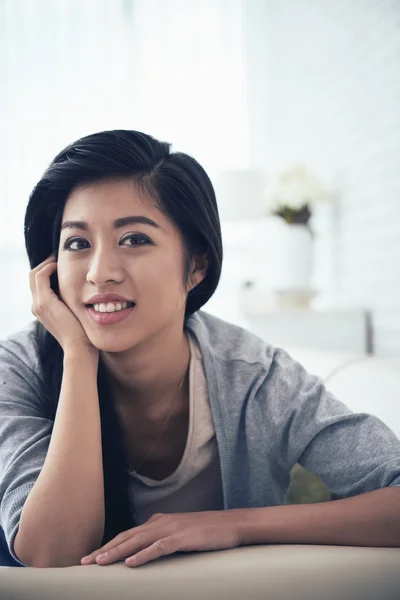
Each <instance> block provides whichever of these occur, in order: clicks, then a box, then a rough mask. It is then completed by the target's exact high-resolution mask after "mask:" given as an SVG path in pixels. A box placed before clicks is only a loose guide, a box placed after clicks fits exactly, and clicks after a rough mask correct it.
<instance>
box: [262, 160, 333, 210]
mask: <svg viewBox="0 0 400 600" xmlns="http://www.w3.org/2000/svg"><path fill="white" fill-rule="evenodd" d="M329 196H330V194H329V193H328V191H327V190H326V189H325V188H324V187H323V186H322V184H321V182H320V181H319V180H318V179H317V178H316V177H315V176H314V175H312V174H311V173H310V172H309V171H308V170H307V168H306V167H305V166H304V165H302V164H299V165H295V166H294V167H292V168H291V169H288V170H287V171H284V172H283V173H281V174H280V175H279V176H278V177H277V179H276V180H275V181H274V182H273V183H272V184H271V185H270V186H268V189H267V201H268V204H269V207H270V209H271V210H272V211H273V210H276V209H277V208H278V207H283V206H286V207H288V208H291V209H293V210H299V209H301V208H302V207H303V206H304V205H305V204H309V205H311V204H313V203H314V202H318V201H320V200H325V199H327V198H329Z"/></svg>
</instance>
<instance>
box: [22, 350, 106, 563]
mask: <svg viewBox="0 0 400 600" xmlns="http://www.w3.org/2000/svg"><path fill="white" fill-rule="evenodd" d="M97 366H98V358H96V356H95V354H91V353H88V352H83V351H80V350H77V351H75V352H72V353H69V352H66V353H65V356H64V372H63V380H62V386H61V393H60V398H59V403H58V408H57V413H56V417H55V422H54V427H53V432H52V436H51V440H50V445H49V449H48V452H47V456H46V459H45V462H44V465H43V468H42V470H41V472H40V475H39V477H38V479H37V481H36V483H35V485H34V486H33V488H32V490H31V492H30V494H29V496H28V498H27V500H26V502H25V504H24V507H23V510H22V514H21V519H20V526H19V531H18V534H17V537H16V540H15V544H14V549H15V552H16V554H17V556H18V557H19V558H20V560H21V561H23V562H24V563H25V564H28V565H31V566H70V565H72V564H79V560H80V558H81V556H83V555H84V554H85V553H87V551H89V550H91V549H92V548H93V547H96V546H97V545H98V544H100V543H101V540H102V537H103V531H104V518H105V515H104V483H103V465H102V449H101V428H100V410H99V402H98V391H97Z"/></svg>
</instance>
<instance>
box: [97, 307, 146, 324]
mask: <svg viewBox="0 0 400 600" xmlns="http://www.w3.org/2000/svg"><path fill="white" fill-rule="evenodd" d="M135 306H136V304H134V303H133V302H115V303H114V302H107V304H94V305H92V304H90V305H89V306H88V307H87V310H88V313H89V316H90V318H91V319H92V321H93V322H94V323H96V324H97V325H115V323H120V322H121V321H123V320H124V319H127V318H128V317H129V315H130V314H131V312H132V311H133V309H134V308H135Z"/></svg>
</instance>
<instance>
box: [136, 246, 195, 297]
mask: <svg viewBox="0 0 400 600" xmlns="http://www.w3.org/2000/svg"><path fill="white" fill-rule="evenodd" d="M134 270H135V276H134V279H135V280H136V282H137V285H138V291H139V294H140V295H141V294H142V293H143V294H145V293H146V294H151V298H152V299H154V300H155V301H157V303H159V302H160V301H163V300H165V301H168V302H171V300H172V299H175V300H176V299H177V298H180V297H181V296H185V295H186V292H185V290H184V284H183V275H184V262H183V260H182V258H181V256H179V254H178V256H176V255H169V254H167V253H164V255H163V256H160V257H159V260H157V261H154V260H153V261H149V262H147V261H144V262H143V263H141V264H140V265H139V263H138V264H137V265H136V269H134Z"/></svg>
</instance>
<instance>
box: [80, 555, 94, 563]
mask: <svg viewBox="0 0 400 600" xmlns="http://www.w3.org/2000/svg"><path fill="white" fill-rule="evenodd" d="M91 560H92V557H91V556H84V557H83V558H81V562H89V561H91Z"/></svg>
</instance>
